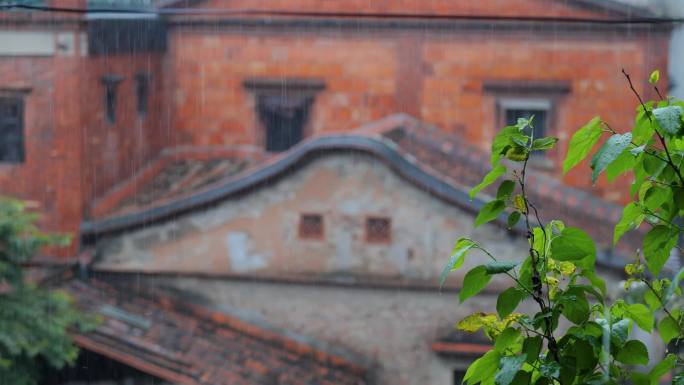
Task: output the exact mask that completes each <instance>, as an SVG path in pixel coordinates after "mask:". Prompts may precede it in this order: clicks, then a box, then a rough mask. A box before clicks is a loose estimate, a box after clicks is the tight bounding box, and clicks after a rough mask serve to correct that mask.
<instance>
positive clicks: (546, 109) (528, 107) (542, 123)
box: [500, 99, 551, 156]
mask: <svg viewBox="0 0 684 385" xmlns="http://www.w3.org/2000/svg"><path fill="white" fill-rule="evenodd" d="M500 108H501V112H502V114H503V120H504V121H503V124H504V125H507V126H508V125H514V124H516V123H517V122H518V119H521V118H524V119H530V118H532V117H534V118H533V120H532V128H530V127H527V128H526V133H527V134H532V135H533V137H534V139H538V138H542V137H545V136H548V135H549V115H550V111H551V102H550V101H548V100H543V99H512V100H502V101H501V102H500ZM532 155H533V156H539V155H543V151H538V152H533V153H532Z"/></svg>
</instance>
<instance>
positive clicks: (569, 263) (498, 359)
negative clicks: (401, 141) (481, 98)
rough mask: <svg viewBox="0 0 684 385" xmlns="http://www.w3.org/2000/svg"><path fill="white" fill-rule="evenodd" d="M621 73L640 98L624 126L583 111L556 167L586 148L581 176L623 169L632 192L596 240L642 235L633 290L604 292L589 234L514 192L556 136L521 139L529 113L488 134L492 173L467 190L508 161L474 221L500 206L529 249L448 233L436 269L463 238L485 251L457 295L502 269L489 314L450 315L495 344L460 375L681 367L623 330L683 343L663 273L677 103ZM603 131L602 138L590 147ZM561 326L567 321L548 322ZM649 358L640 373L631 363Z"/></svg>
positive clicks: (612, 373) (683, 139) (676, 283)
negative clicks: (653, 97)
mask: <svg viewBox="0 0 684 385" xmlns="http://www.w3.org/2000/svg"><path fill="white" fill-rule="evenodd" d="M625 77H626V80H627V81H628V83H629V87H630V90H631V91H632V92H633V93H634V94H635V96H636V97H637V98H636V99H637V100H638V101H639V105H638V107H637V109H636V117H635V119H634V127H633V130H632V131H631V132H616V131H615V130H613V129H612V128H611V126H610V125H609V124H608V123H607V122H604V121H602V120H601V119H600V118H599V117H595V118H593V119H592V120H591V121H589V123H587V124H586V125H585V126H583V127H581V128H580V129H579V130H577V131H576V132H575V133H574V134H573V135H572V137H571V139H570V142H569V146H568V150H567V155H566V157H565V160H564V162H563V172H564V173H567V172H568V171H570V170H571V169H573V168H574V167H576V166H577V165H578V164H580V163H581V162H582V161H583V160H584V159H586V158H587V157H588V156H589V155H590V154H591V153H592V151H593V152H594V154H593V156H592V158H591V162H590V168H591V180H592V183H596V182H597V181H598V179H599V177H600V175H601V174H602V173H605V174H606V177H607V179H608V181H609V182H612V181H613V180H614V179H615V178H617V177H618V176H620V175H627V176H631V177H632V179H633V183H632V186H631V188H630V189H629V190H630V191H629V196H630V197H632V198H633V201H632V202H629V203H628V204H626V205H625V207H624V209H623V212H622V218H621V219H620V221H619V222H618V223H617V224H616V226H615V229H614V232H613V236H612V239H608V240H602V242H601V244H612V245H616V244H617V243H618V242H619V241H620V239H622V238H624V237H625V236H626V234H628V233H630V232H640V233H641V234H642V235H643V239H642V245H641V247H639V248H638V249H635V250H634V251H635V258H634V261H633V262H632V263H629V264H627V265H626V266H625V273H626V274H627V275H628V280H627V281H626V283H625V290H626V291H628V290H630V287H632V286H633V284H637V285H636V286H637V287H641V288H643V290H641V291H635V292H634V293H631V295H630V296H629V300H623V299H617V300H614V301H612V302H606V301H607V300H606V287H605V282H604V280H603V279H602V278H601V277H600V276H599V275H598V274H597V273H596V271H595V263H596V258H597V246H596V244H595V243H594V240H592V239H591V237H590V236H589V235H588V234H587V233H586V232H585V231H584V230H582V229H579V228H575V227H566V226H565V225H564V224H563V222H561V221H559V220H552V221H549V222H547V223H544V222H543V221H542V220H541V219H540V216H539V215H538V213H537V209H536V206H535V204H534V202H532V201H530V199H529V197H528V195H527V193H526V190H525V188H526V185H525V184H526V171H527V164H528V160H529V157H530V154H531V153H532V152H533V151H535V152H536V151H546V150H548V149H550V148H552V147H553V146H555V144H556V142H557V139H556V138H534V137H532V135H531V132H532V130H528V129H527V128H528V127H531V126H532V125H533V118H532V119H529V120H527V119H520V120H519V121H518V123H517V124H516V125H513V126H507V127H504V128H503V129H502V130H501V131H500V132H499V133H498V134H497V135H496V136H495V138H494V141H493V143H492V156H491V165H492V171H491V172H490V173H488V174H487V175H486V176H485V177H484V179H483V181H482V183H480V184H479V185H477V186H476V187H475V188H473V190H471V198H472V197H474V196H475V195H476V194H477V193H478V192H480V191H481V190H482V189H483V188H485V187H486V186H489V185H491V184H493V183H495V182H496V181H497V180H498V179H499V178H500V177H501V176H503V175H505V174H506V173H507V170H512V171H511V173H510V177H508V178H509V179H505V180H503V181H502V182H501V183H500V185H499V188H498V190H497V193H496V197H495V198H494V199H493V200H491V201H489V202H487V203H486V204H485V205H484V206H483V207H482V209H481V210H480V212H479V214H478V215H477V218H476V220H475V226H480V225H483V224H485V223H487V222H490V221H492V220H494V219H497V218H499V217H502V216H503V215H504V214H507V215H508V220H507V225H508V227H509V228H511V227H513V226H516V225H519V224H520V223H521V222H522V224H524V226H525V228H526V230H527V231H526V233H527V235H528V241H529V249H528V250H527V253H526V255H522V256H520V257H521V258H520V260H519V261H508V260H500V259H497V257H496V256H495V255H493V254H491V253H489V252H488V251H487V250H486V249H485V248H484V247H483V246H481V245H478V244H475V243H474V242H473V241H471V240H469V239H468V240H466V239H465V238H462V239H459V240H458V241H457V242H456V247H454V250H453V251H452V255H451V259H450V261H449V264H448V265H447V267H446V268H445V270H444V273H443V278H445V277H446V275H447V274H448V273H449V272H450V271H454V270H457V269H459V268H460V267H461V265H462V264H463V260H464V258H465V254H466V252H467V251H468V250H470V249H471V248H476V249H478V250H480V251H482V252H483V253H484V254H485V255H486V257H487V258H488V259H489V261H488V262H486V263H484V264H481V265H479V266H477V267H475V268H473V269H472V270H470V271H468V272H467V273H466V275H465V278H464V281H463V287H462V289H461V292H460V295H459V298H460V300H461V302H463V301H466V300H468V299H469V298H471V297H473V296H475V295H477V294H478V293H479V292H481V291H482V290H483V289H484V288H485V287H486V286H487V284H488V283H489V282H490V280H491V277H492V276H493V275H495V274H505V275H506V276H508V277H509V278H510V279H511V280H512V282H513V284H512V286H510V287H508V288H507V289H505V290H504V291H503V292H501V293H500V294H499V296H498V298H497V302H496V311H497V313H496V314H491V313H489V314H487V313H475V314H472V315H469V316H468V317H466V318H464V319H463V320H462V321H461V322H459V323H458V325H457V327H458V328H459V329H461V330H464V331H468V332H477V331H479V330H482V331H483V332H484V333H485V335H486V336H488V337H489V338H491V339H492V340H493V341H494V348H493V349H492V350H491V351H489V352H488V353H486V354H485V355H483V356H482V357H480V358H479V359H478V360H476V361H475V362H474V363H473V364H472V365H471V366H470V367H469V368H468V371H467V373H466V376H465V383H466V384H469V385H473V384H476V383H481V384H483V385H530V384H534V385H552V384H553V385H585V384H586V385H604V384H606V385H613V384H618V383H626V382H631V383H633V384H635V385H656V384H657V383H658V382H659V381H660V379H661V378H662V377H663V376H664V375H665V374H666V373H667V372H669V371H670V370H672V369H675V372H677V371H681V370H683V369H684V357H678V356H677V355H675V354H668V355H666V356H665V357H664V358H663V359H660V356H661V354H660V352H649V351H648V349H647V347H646V345H644V343H642V342H640V341H638V340H636V339H630V331H631V330H632V329H633V326H636V327H638V328H640V329H642V330H644V331H646V332H648V333H655V332H657V333H658V334H659V335H660V337H661V338H662V340H663V342H664V343H666V344H667V343H670V344H672V343H675V342H676V343H679V344H681V343H682V341H684V311H682V310H681V301H680V300H681V298H682V297H681V296H682V290H681V287H680V285H681V282H682V280H684V269H682V270H680V271H679V272H677V273H676V274H674V275H672V276H669V277H663V275H664V266H665V263H666V261H667V260H668V258H669V257H670V255H671V253H672V250H673V249H675V248H676V247H678V246H677V245H678V243H677V240H678V239H679V237H680V236H681V232H682V230H683V227H682V226H683V225H682V223H684V218H683V217H684V177H683V176H682V172H681V165H682V162H683V161H684V120H683V117H684V103H682V102H680V101H676V100H674V99H672V98H668V99H662V100H659V101H645V102H642V98H641V95H639V94H637V93H636V91H635V90H634V87H633V85H632V82H631V79H630V78H629V76H628V75H627V74H626V73H625ZM659 77H660V74H659V72H658V71H654V72H653V73H652V74H651V76H650V78H649V82H650V83H651V84H652V85H653V86H654V88H655V90H656V93H658V94H659V92H660V91H659V90H658V89H657V88H656V87H657V86H656V84H657V83H658V81H659ZM604 136H605V142H603V144H602V145H600V146H597V145H598V143H599V142H601V139H602V137H604ZM597 147H598V148H597ZM516 163H517V165H516ZM516 185H517V186H516ZM516 190H519V193H516ZM625 193H627V192H625ZM625 195H627V194H625ZM640 251H643V255H641V254H640ZM443 278H442V279H443ZM526 299H528V300H530V301H529V303H530V304H534V305H535V307H537V309H536V310H535V312H532V313H530V314H520V313H515V310H516V309H517V307H518V306H519V305H520V303H522V302H523V301H524V300H526ZM678 301H680V302H679V303H678ZM562 324H566V325H571V326H570V327H566V328H560V329H559V325H562ZM649 364H650V366H652V368H651V370H650V371H649V372H639V371H634V370H633V368H634V367H635V366H636V367H638V366H641V367H642V368H643V366H645V365H649ZM672 382H673V385H684V375H681V374H680V375H674V376H673V381H672Z"/></svg>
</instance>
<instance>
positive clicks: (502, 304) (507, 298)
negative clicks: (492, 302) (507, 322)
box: [496, 287, 527, 318]
mask: <svg viewBox="0 0 684 385" xmlns="http://www.w3.org/2000/svg"><path fill="white" fill-rule="evenodd" d="M525 297H527V293H525V292H524V291H522V290H518V289H516V288H514V287H509V288H508V289H506V290H504V291H503V292H502V293H501V294H499V297H498V298H497V299H496V312H497V313H499V317H501V318H504V317H506V316H507V315H509V314H511V313H512V312H513V310H515V308H516V307H518V305H519V304H520V302H522V300H523V299H524V298H525Z"/></svg>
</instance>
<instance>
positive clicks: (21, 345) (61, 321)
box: [0, 198, 88, 385]
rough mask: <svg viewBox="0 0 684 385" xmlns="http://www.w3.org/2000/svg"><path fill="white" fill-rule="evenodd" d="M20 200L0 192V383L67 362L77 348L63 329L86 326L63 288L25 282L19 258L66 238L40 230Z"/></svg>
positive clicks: (30, 378) (15, 384)
mask: <svg viewBox="0 0 684 385" xmlns="http://www.w3.org/2000/svg"><path fill="white" fill-rule="evenodd" d="M37 219H38V216H37V215H36V214H34V213H30V212H27V211H26V209H25V206H24V204H23V203H22V202H21V201H18V200H13V199H9V198H0V288H1V289H0V303H1V304H2V305H1V306H0V384H12V385H31V384H36V383H37V381H38V378H37V375H38V373H39V371H40V368H41V367H42V366H43V365H47V366H50V367H52V368H56V369H59V368H61V367H63V366H64V365H67V364H70V363H73V362H74V360H75V359H76V357H77V355H78V348H77V347H76V346H75V345H74V344H73V342H72V340H71V338H70V336H69V334H68V330H69V328H71V327H75V326H76V327H87V326H88V325H87V324H88V320H87V319H86V318H85V317H83V316H82V315H81V314H80V313H79V312H77V311H76V310H75V308H74V306H73V303H72V300H71V298H70V297H69V295H67V294H66V293H65V292H62V291H54V290H52V291H51V290H45V289H42V288H40V287H38V286H36V285H35V284H32V283H30V282H28V280H27V279H26V277H25V274H24V269H23V264H24V263H25V262H28V261H29V260H30V259H31V257H33V256H34V255H35V254H36V253H37V252H38V251H39V250H40V249H41V248H42V247H44V246H49V245H67V244H68V242H69V238H68V237H65V236H60V235H54V234H46V233H43V232H41V231H40V230H39V229H38V228H37V227H36V225H35V221H36V220H37Z"/></svg>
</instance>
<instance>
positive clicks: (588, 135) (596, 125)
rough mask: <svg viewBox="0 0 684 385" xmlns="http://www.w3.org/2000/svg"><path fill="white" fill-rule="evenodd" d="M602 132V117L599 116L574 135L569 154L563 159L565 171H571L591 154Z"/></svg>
mask: <svg viewBox="0 0 684 385" xmlns="http://www.w3.org/2000/svg"><path fill="white" fill-rule="evenodd" d="M601 132H602V130H601V118H599V117H598V116H597V117H595V118H594V119H592V120H591V121H590V122H589V123H587V124H586V125H585V126H584V127H582V128H580V129H579V130H577V132H575V134H574V135H572V138H571V139H570V147H569V148H568V154H567V155H566V157H565V160H564V161H563V173H567V172H568V171H570V170H571V169H572V168H573V167H575V166H577V165H578V164H579V163H580V162H581V161H582V160H584V158H586V157H587V155H589V151H591V149H592V147H594V145H595V144H596V142H598V140H599V138H600V137H601Z"/></svg>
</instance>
